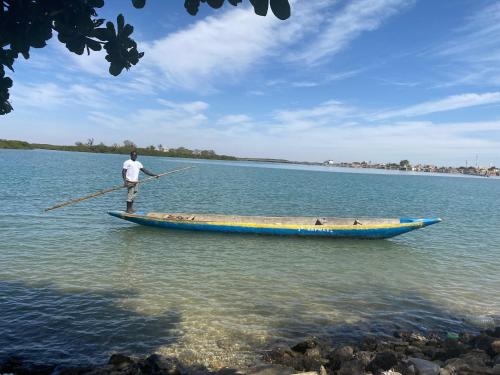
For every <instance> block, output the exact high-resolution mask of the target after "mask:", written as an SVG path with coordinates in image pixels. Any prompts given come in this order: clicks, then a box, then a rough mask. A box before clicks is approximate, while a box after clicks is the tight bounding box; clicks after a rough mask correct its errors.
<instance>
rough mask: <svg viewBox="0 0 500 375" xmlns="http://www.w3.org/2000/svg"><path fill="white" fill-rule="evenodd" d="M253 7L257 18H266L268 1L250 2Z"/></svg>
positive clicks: (252, 0) (256, 0)
mask: <svg viewBox="0 0 500 375" xmlns="http://www.w3.org/2000/svg"><path fill="white" fill-rule="evenodd" d="M250 3H251V4H252V5H253V9H254V11H255V14H257V15H259V16H266V15H267V10H268V9H269V0H250Z"/></svg>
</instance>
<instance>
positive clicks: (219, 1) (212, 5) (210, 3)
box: [207, 0, 224, 9]
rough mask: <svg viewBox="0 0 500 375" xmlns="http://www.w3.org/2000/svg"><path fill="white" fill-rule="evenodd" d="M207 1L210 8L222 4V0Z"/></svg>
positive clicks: (216, 7) (217, 7)
mask: <svg viewBox="0 0 500 375" xmlns="http://www.w3.org/2000/svg"><path fill="white" fill-rule="evenodd" d="M207 3H208V5H210V6H211V7H212V8H214V9H219V8H220V7H221V6H222V5H223V4H224V0H207Z"/></svg>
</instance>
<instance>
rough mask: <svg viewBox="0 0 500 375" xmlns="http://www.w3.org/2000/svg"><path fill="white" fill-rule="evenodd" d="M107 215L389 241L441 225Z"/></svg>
mask: <svg viewBox="0 0 500 375" xmlns="http://www.w3.org/2000/svg"><path fill="white" fill-rule="evenodd" d="M108 213H109V214H110V215H111V216H115V217H118V218H120V219H124V220H127V221H131V222H133V223H137V224H142V225H148V226H154V227H161V228H170V229H182V230H194V231H213V232H226V233H256V234H274V235H284V236H317V237H333V238H365V239H371V238H390V237H394V236H398V235H400V234H403V233H407V232H410V231H412V230H415V229H420V228H423V227H427V226H429V225H432V224H436V223H439V222H440V221H441V219H439V218H429V219H410V218H401V219H374V218H335V217H270V216H233V215H212V214H193V213H191V214H190V213H160V212H150V213H142V212H136V213H133V214H129V213H126V212H124V211H110V212H108Z"/></svg>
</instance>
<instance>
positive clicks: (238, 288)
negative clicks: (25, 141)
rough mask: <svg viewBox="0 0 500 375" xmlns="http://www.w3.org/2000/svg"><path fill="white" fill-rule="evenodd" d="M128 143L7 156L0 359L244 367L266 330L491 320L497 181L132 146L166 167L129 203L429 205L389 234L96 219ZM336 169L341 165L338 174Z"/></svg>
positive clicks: (328, 210) (469, 324)
mask: <svg viewBox="0 0 500 375" xmlns="http://www.w3.org/2000/svg"><path fill="white" fill-rule="evenodd" d="M125 159H126V157H125V156H123V155H99V154H85V153H65V152H55V151H54V152H53V151H10V150H0V161H1V163H0V175H1V176H2V190H1V191H2V193H1V197H0V200H1V204H0V213H1V215H0V236H1V241H0V357H1V356H7V355H10V354H14V353H15V354H17V355H21V356H24V357H25V358H29V359H32V360H38V361H49V362H57V363H75V364H76V363H79V364H81V363H92V362H102V361H104V360H105V359H106V356H108V355H109V354H110V353H112V352H124V353H130V354H137V355H144V354H147V353H152V352H159V353H163V354H169V355H177V356H179V357H180V358H181V359H182V360H184V361H186V362H187V363H197V364H203V365H206V366H211V367H220V366H226V365H227V366H237V365H244V364H249V363H252V362H253V361H255V360H256V359H258V358H259V354H260V353H261V351H262V350H264V349H266V348H269V347H270V346H271V345H272V344H273V343H275V342H288V343H293V342H297V341H298V340H300V339H302V338H304V337H305V336H309V335H315V336H318V337H321V338H324V339H326V340H331V341H333V342H337V343H338V342H342V341H349V340H355V339H357V338H359V337H360V336H361V335H362V334H364V333H372V334H377V335H384V334H391V333H392V331H393V330H395V329H412V330H418V331H422V332H428V331H439V332H446V331H449V330H460V329H470V330H473V329H477V328H478V327H479V326H480V325H488V324H494V323H495V319H496V323H499V321H498V317H499V316H500V294H499V289H500V288H499V287H500V257H499V255H500V245H499V234H500V210H499V208H500V205H499V202H500V179H493V178H489V179H487V178H462V177H445V176H421V175H409V174H404V175H394V174H373V173H372V174H369V173H366V174H361V173H340V172H338V170H335V169H331V168H326V167H325V168H323V167H303V166H290V165H267V164H257V163H255V164H254V163H238V162H208V161H194V160H178V159H169V158H154V157H142V158H141V157H139V160H141V161H142V162H143V164H144V165H145V167H146V168H148V169H150V170H153V171H156V172H163V171H166V170H169V169H173V168H178V167H183V166H186V165H188V164H190V165H195V166H196V168H194V169H191V170H189V171H186V172H181V173H179V174H175V175H172V176H169V177H165V178H162V179H160V180H158V181H154V182H152V183H150V184H145V185H143V186H141V191H140V195H139V199H138V201H137V203H136V205H137V207H136V208H138V209H141V210H144V211H166V212H199V213H201V212H203V213H220V214H242V215H244V214H247V215H289V216H305V215H311V216H315V215H318V216H326V215H328V216H351V217H352V216H356V217H357V216H360V217H361V216H373V217H401V216H416V217H428V216H439V217H441V218H443V220H444V221H443V222H442V223H440V224H438V225H435V226H432V227H429V228H425V229H423V230H419V231H415V232H412V233H409V234H406V235H403V236H401V237H397V238H395V239H391V240H376V241H366V240H364V241H363V240H331V239H311V238H281V237H266V236H258V235H225V234H214V233H194V232H182V231H169V230H161V229H155V228H147V227H142V226H138V225H134V224H130V223H127V222H125V221H121V220H119V219H116V218H113V217H110V216H108V215H107V214H106V212H107V210H112V209H113V210H114V209H123V208H124V205H125V191H118V192H115V193H110V194H108V195H105V196H102V197H99V198H96V199H93V200H89V201H86V202H81V203H79V204H77V205H74V206H70V207H67V208H62V209H59V210H56V211H52V212H49V213H43V209H44V208H46V207H49V206H51V205H53V204H55V203H58V202H62V201H65V200H67V199H71V198H74V197H78V196H83V195H86V194H90V193H93V192H95V191H98V190H101V189H104V188H107V187H109V186H113V185H116V184H119V183H120V182H121V165H122V162H123V161H124V160H125ZM344 171H345V170H344Z"/></svg>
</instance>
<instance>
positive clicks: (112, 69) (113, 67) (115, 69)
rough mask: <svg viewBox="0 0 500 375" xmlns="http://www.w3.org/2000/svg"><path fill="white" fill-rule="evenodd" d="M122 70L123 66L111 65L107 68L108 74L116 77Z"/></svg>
mask: <svg viewBox="0 0 500 375" xmlns="http://www.w3.org/2000/svg"><path fill="white" fill-rule="evenodd" d="M123 68H124V66H123V65H120V64H115V63H111V65H110V66H109V73H110V74H111V75H114V76H115V77H116V76H117V75H120V73H121V72H122V70H123Z"/></svg>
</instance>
